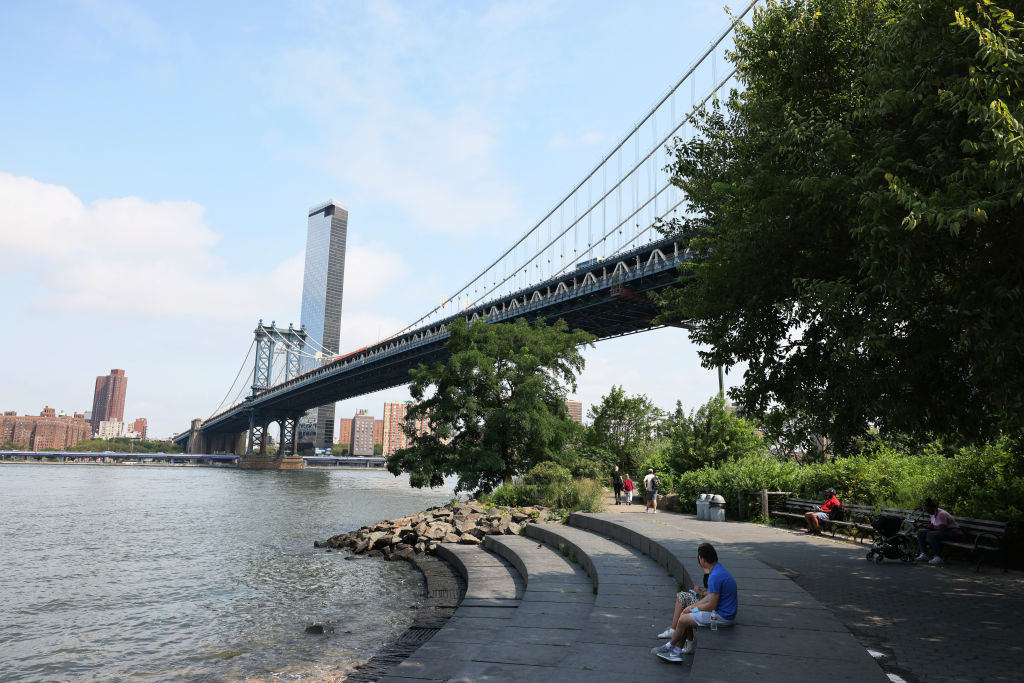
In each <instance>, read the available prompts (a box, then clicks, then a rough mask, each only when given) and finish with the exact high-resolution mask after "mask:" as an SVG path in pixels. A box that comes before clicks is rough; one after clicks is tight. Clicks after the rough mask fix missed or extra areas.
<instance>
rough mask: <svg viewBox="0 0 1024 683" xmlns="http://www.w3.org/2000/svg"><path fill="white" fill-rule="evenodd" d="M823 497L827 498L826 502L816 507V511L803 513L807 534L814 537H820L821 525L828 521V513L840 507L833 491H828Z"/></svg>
mask: <svg viewBox="0 0 1024 683" xmlns="http://www.w3.org/2000/svg"><path fill="white" fill-rule="evenodd" d="M825 495H826V496H828V500H826V501H825V502H824V503H823V504H822V505H820V506H818V509H817V510H815V511H812V512H805V513H804V521H805V522H807V533H809V534H814V535H815V536H821V523H822V522H827V521H828V520H829V513H830V512H831V511H832V510H833V509H835V508H837V507H839V506H840V505H842V503H840V502H839V499H838V498H836V490H835V489H828V490H827V491H825Z"/></svg>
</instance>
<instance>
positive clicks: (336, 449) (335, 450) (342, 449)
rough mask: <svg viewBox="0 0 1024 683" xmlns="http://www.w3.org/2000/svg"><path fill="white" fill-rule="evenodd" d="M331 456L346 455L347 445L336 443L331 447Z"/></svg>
mask: <svg viewBox="0 0 1024 683" xmlns="http://www.w3.org/2000/svg"><path fill="white" fill-rule="evenodd" d="M331 455H334V456H342V455H348V444H347V443H336V444H334V445H333V446H331Z"/></svg>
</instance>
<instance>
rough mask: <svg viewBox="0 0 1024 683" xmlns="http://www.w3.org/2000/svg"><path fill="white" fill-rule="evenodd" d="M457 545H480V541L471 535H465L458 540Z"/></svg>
mask: <svg viewBox="0 0 1024 683" xmlns="http://www.w3.org/2000/svg"><path fill="white" fill-rule="evenodd" d="M459 543H461V544H462V545H480V539H479V538H477V537H476V536H473V535H472V534H466V535H464V536H462V537H460V538H459Z"/></svg>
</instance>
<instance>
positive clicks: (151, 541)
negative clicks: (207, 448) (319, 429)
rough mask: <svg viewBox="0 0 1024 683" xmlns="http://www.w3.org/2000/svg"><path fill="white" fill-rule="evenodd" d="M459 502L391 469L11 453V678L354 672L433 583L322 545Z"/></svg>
mask: <svg viewBox="0 0 1024 683" xmlns="http://www.w3.org/2000/svg"><path fill="white" fill-rule="evenodd" d="M450 498H451V491H450V490H448V489H446V490H443V491H442V490H434V491H430V490H424V491H419V490H416V489H412V488H410V487H409V485H408V480H407V479H406V478H405V477H400V478H396V477H393V476H392V475H390V474H388V473H387V472H379V471H361V470H340V471H338V470H334V471H322V470H317V471H311V470H306V471H300V472H266V471H263V472H261V471H244V470H235V469H216V468H194V467H189V468H184V467H144V466H110V465H32V464H5V465H0V514H2V524H0V679H2V680H69V679H76V680H82V679H84V680H112V679H113V680H127V681H149V680H172V679H173V680H182V679H185V680H236V679H249V680H308V679H318V680H319V679H332V678H340V677H341V674H342V673H343V672H344V671H346V670H349V669H351V667H352V666H353V664H354V663H356V662H358V661H360V660H362V659H365V658H367V657H369V656H371V655H372V654H373V653H374V652H375V651H376V650H377V649H379V648H380V646H381V645H382V644H383V643H384V642H386V641H388V640H390V639H394V638H396V637H398V636H399V635H401V633H402V631H403V630H404V629H405V628H406V627H407V626H408V624H409V623H410V622H411V620H412V618H413V616H414V615H415V611H414V609H413V608H414V607H418V606H419V605H420V604H421V602H422V600H423V582H422V577H421V576H420V574H419V573H418V572H417V571H416V570H415V569H413V568H412V567H411V566H410V565H408V564H407V563H405V562H383V561H381V560H375V559H361V560H358V561H348V560H345V559H344V558H345V553H339V552H332V553H328V552H326V551H324V550H314V549H313V540H314V539H324V538H327V537H329V536H331V535H333V534H336V533H340V532H342V531H349V530H352V529H355V528H358V527H360V526H362V525H364V524H369V523H372V522H377V521H379V520H381V519H386V518H392V517H396V516H401V515H404V514H408V513H411V512H416V511H419V510H422V509H424V508H426V507H429V506H431V505H437V504H441V503H444V502H447V501H448V500H449V499H450ZM312 622H334V623H335V632H334V633H333V634H330V635H307V634H306V633H305V628H306V626H308V625H309V624H310V623H312Z"/></svg>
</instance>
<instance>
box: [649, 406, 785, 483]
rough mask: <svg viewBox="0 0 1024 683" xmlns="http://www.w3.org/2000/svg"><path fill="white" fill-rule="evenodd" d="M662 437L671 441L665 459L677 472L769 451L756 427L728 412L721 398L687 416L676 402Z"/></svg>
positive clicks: (731, 411) (763, 453)
mask: <svg viewBox="0 0 1024 683" xmlns="http://www.w3.org/2000/svg"><path fill="white" fill-rule="evenodd" d="M664 434H665V436H666V437H667V438H668V439H669V441H670V442H671V446H670V447H669V449H668V453H667V454H666V458H667V460H668V462H669V465H670V467H671V468H672V469H673V470H674V471H676V472H680V473H681V472H687V471H689V470H693V469H697V468H699V467H707V466H710V467H714V466H717V465H720V464H721V463H723V462H725V461H727V460H730V459H735V458H744V457H748V456H759V455H766V454H767V452H768V449H767V448H766V447H765V444H764V439H762V438H761V435H760V434H758V432H757V431H756V429H755V426H754V425H753V424H752V423H750V422H748V421H747V420H745V419H743V418H742V417H739V416H738V415H736V413H735V411H733V410H729V409H728V408H727V407H726V405H725V400H724V399H723V398H721V397H720V396H716V397H714V398H713V399H711V400H710V401H708V402H707V403H705V404H704V405H702V406H701V407H700V408H698V409H697V410H695V411H692V412H691V413H690V414H689V415H687V414H686V413H685V412H684V411H683V408H682V404H679V403H677V404H676V409H675V412H673V413H672V415H670V416H669V418H668V419H667V420H665V425H664Z"/></svg>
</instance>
